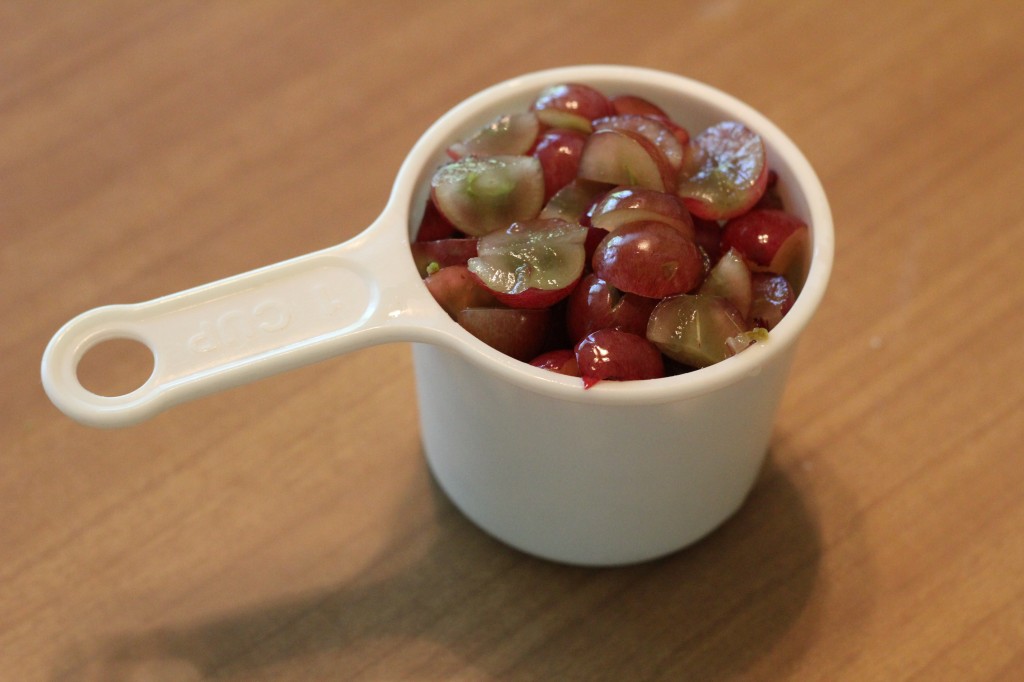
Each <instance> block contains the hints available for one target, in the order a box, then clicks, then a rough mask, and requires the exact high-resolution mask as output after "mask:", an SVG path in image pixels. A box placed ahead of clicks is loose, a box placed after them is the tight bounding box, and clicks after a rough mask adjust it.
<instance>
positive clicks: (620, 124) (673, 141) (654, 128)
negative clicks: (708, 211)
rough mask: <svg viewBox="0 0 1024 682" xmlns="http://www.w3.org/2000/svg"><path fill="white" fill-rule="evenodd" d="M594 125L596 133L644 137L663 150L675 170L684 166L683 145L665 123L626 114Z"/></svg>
mask: <svg viewBox="0 0 1024 682" xmlns="http://www.w3.org/2000/svg"><path fill="white" fill-rule="evenodd" d="M593 125H594V130H595V131H597V130H605V129H609V128H610V129H614V130H631V131H633V132H634V133H638V134H640V135H643V136H644V137H645V138H647V139H648V140H650V141H651V142H652V143H653V144H654V146H656V147H657V148H658V149H660V150H661V153H662V154H664V155H665V159H666V160H667V161H668V162H669V164H670V165H671V166H672V168H673V169H674V170H676V171H678V170H679V167H680V166H682V165H683V145H682V144H681V143H680V142H679V138H677V137H676V136H675V134H674V133H673V132H672V129H671V128H669V127H668V125H666V124H665V123H664V121H661V120H658V119H656V118H651V117H650V116H637V115H632V114H626V115H618V116H606V117H605V118H599V119H597V120H596V121H594V123H593Z"/></svg>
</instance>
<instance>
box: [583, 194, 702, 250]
mask: <svg viewBox="0 0 1024 682" xmlns="http://www.w3.org/2000/svg"><path fill="white" fill-rule="evenodd" d="M640 220H653V221H657V222H661V223H665V224H667V225H671V226H672V227H674V228H676V229H677V230H679V231H680V232H682V233H683V234H684V235H686V236H687V237H689V238H690V239H693V238H694V231H693V218H691V217H690V212H689V211H687V210H686V207H685V206H683V204H682V201H680V199H679V198H678V197H676V196H675V195H672V194H667V193H665V192H655V191H654V190H650V189H646V188H643V187H616V188H615V189H614V190H612V191H611V192H608V193H607V194H605V195H604V197H602V198H601V200H600V201H598V202H597V203H596V204H594V207H593V208H592V209H591V211H590V222H591V224H592V225H594V226H595V227H600V228H604V229H605V230H608V231H609V232H613V231H615V229H616V228H618V227H621V226H623V225H625V224H627V223H635V222H637V221H640Z"/></svg>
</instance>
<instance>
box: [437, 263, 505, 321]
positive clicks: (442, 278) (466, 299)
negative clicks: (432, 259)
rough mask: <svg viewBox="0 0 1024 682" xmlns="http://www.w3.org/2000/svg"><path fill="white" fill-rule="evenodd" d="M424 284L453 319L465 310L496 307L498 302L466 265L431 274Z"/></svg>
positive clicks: (453, 266) (450, 267)
mask: <svg viewBox="0 0 1024 682" xmlns="http://www.w3.org/2000/svg"><path fill="white" fill-rule="evenodd" d="M423 283H424V284H426V286H427V289H428V290H429V291H430V293H431V294H432V295H433V296H434V300H435V301H437V302H438V303H439V304H440V305H441V307H442V308H444V309H445V312H447V313H448V314H449V315H450V316H451V317H452V318H453V319H454V318H456V317H457V316H458V314H459V311H461V310H462V309H464V308H470V307H477V306H490V305H496V304H497V300H496V299H495V298H494V296H493V295H491V293H490V292H489V291H488V290H487V289H485V288H484V287H482V286H480V282H479V281H478V280H477V278H476V277H474V276H473V275H472V273H470V271H469V269H468V268H467V267H466V266H465V265H450V266H448V267H446V268H441V269H440V270H438V271H437V272H435V273H433V274H431V275H430V276H429V277H427V278H426V279H425V280H423Z"/></svg>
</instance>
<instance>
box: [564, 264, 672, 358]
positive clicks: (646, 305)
mask: <svg viewBox="0 0 1024 682" xmlns="http://www.w3.org/2000/svg"><path fill="white" fill-rule="evenodd" d="M566 300H567V305H566V310H565V319H566V328H567V329H566V331H567V332H568V334H569V339H570V340H571V341H572V342H573V343H577V342H578V341H579V340H580V339H582V338H583V337H584V336H586V335H587V334H590V333H591V332H595V331H597V330H598V329H619V330H621V331H626V332H630V333H632V334H639V335H641V336H642V335H643V334H645V333H646V331H647V321H648V319H650V317H651V311H652V310H654V306H655V304H656V303H657V301H656V300H655V299H653V298H646V297H644V296H638V295H637V294H630V293H626V292H623V291H619V290H618V289H616V288H615V287H613V286H612V285H611V284H609V283H608V282H607V281H605V280H603V279H601V278H600V277H598V276H597V275H596V274H594V273H591V274H589V275H585V276H584V277H583V279H581V280H580V283H579V285H578V286H577V287H576V288H575V289H573V292H572V293H571V294H570V295H569V298H568V299H566Z"/></svg>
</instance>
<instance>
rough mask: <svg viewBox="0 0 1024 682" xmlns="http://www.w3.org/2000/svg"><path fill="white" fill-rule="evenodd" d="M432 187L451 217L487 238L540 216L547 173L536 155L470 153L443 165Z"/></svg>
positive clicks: (463, 227) (460, 226)
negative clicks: (522, 221) (512, 225)
mask: <svg viewBox="0 0 1024 682" xmlns="http://www.w3.org/2000/svg"><path fill="white" fill-rule="evenodd" d="M431 191H432V196H433V200H434V203H435V204H436V205H437V208H438V210H439V211H440V212H441V213H442V214H443V215H444V216H445V218H447V219H448V220H449V221H451V223H452V224H454V225H455V227H457V228H458V229H460V230H462V231H463V232H465V233H466V234H468V235H472V236H481V235H485V234H487V233H488V232H493V231H495V230H503V229H505V228H506V227H508V226H509V225H511V224H512V223H513V222H515V221H517V220H529V219H530V218H534V217H536V216H537V214H538V213H540V209H541V206H542V205H543V203H544V173H543V170H542V169H541V165H540V162H539V161H538V160H537V159H535V158H534V157H532V156H488V157H482V158H476V157H471V156H467V157H465V158H462V159H459V160H458V161H453V162H451V163H448V164H445V165H443V166H441V167H440V168H438V169H437V171H436V172H435V173H434V176H433V178H432V179H431Z"/></svg>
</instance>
